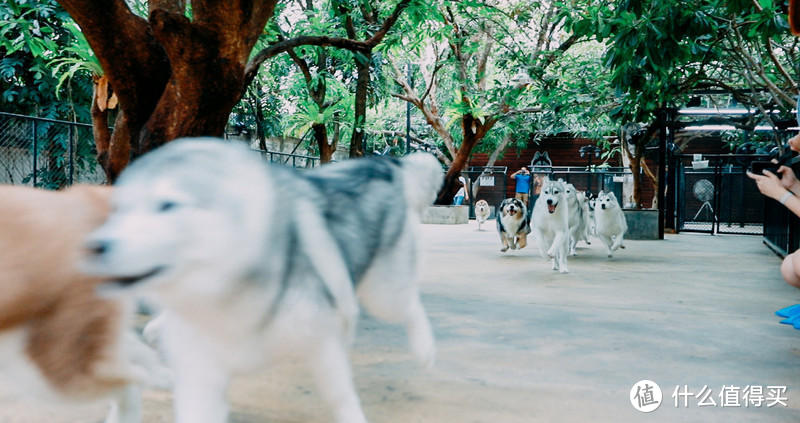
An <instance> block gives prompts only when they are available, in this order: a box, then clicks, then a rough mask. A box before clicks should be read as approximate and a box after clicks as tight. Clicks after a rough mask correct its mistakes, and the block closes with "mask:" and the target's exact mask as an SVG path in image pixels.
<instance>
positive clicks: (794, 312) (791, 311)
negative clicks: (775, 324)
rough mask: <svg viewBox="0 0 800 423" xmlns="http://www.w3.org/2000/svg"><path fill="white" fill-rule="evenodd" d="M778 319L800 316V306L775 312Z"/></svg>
mask: <svg viewBox="0 0 800 423" xmlns="http://www.w3.org/2000/svg"><path fill="white" fill-rule="evenodd" d="M775 314H776V315H777V316H778V317H792V316H794V315H797V314H800V304H795V305H791V306H789V307H786V308H782V309H780V310H778V311H776V312H775Z"/></svg>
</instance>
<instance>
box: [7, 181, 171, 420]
mask: <svg viewBox="0 0 800 423" xmlns="http://www.w3.org/2000/svg"><path fill="white" fill-rule="evenodd" d="M110 197H111V188H110V187H100V186H89V185H76V186H74V187H72V188H69V189H66V190H64V191H46V190H42V189H33V188H27V187H20V186H2V187H0V198H2V207H0V251H2V254H0V375H1V376H2V378H3V381H8V382H10V384H11V385H13V388H16V390H17V391H19V392H20V393H23V394H28V395H32V396H34V397H38V398H37V399H40V400H43V401H47V402H48V403H51V402H52V400H53V399H56V400H59V402H62V403H64V405H69V404H71V403H74V402H86V401H90V402H93V401H96V400H104V399H111V400H112V401H113V405H112V409H111V412H110V413H109V415H108V417H107V420H106V422H107V423H139V422H140V420H141V411H140V393H139V389H140V388H139V384H140V383H146V382H153V383H156V382H158V381H157V379H156V378H157V377H158V376H162V377H163V378H162V379H161V382H160V383H161V384H162V385H165V384H167V383H168V380H167V379H165V378H166V377H167V375H166V372H165V369H164V368H163V367H161V366H160V363H159V360H158V357H157V355H156V353H155V351H153V350H152V349H150V348H148V347H147V346H146V345H144V344H143V343H142V342H141V341H140V340H139V339H138V337H137V336H136V335H135V334H134V332H133V330H132V329H131V325H130V323H131V322H130V319H131V317H132V314H133V313H132V308H131V306H130V305H129V304H127V303H126V301H124V300H123V299H120V298H116V299H114V298H105V297H101V296H99V295H97V293H96V289H97V288H98V286H101V283H102V281H101V280H100V279H99V278H95V277H90V276H88V275H86V274H84V273H82V272H81V271H80V270H79V265H80V263H81V261H82V260H83V258H84V256H85V251H84V249H83V245H84V241H85V238H86V236H87V235H88V234H89V232H91V231H92V230H93V229H95V228H97V227H98V226H100V225H101V224H102V223H103V221H104V220H105V218H106V216H107V215H108V212H109V199H110ZM159 372H160V373H159Z"/></svg>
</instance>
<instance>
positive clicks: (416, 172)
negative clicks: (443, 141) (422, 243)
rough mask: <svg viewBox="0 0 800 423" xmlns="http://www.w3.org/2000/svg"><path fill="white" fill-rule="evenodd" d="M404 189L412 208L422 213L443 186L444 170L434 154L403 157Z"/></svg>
mask: <svg viewBox="0 0 800 423" xmlns="http://www.w3.org/2000/svg"><path fill="white" fill-rule="evenodd" d="M401 163H402V166H403V190H404V191H405V196H406V201H408V205H409V207H410V208H411V209H413V210H415V211H417V213H420V214H421V213H422V211H423V210H425V207H428V206H429V205H431V204H432V203H433V200H435V199H436V194H437V193H438V192H439V190H440V189H441V188H442V183H443V182H444V171H443V170H442V165H441V164H440V163H439V160H437V159H436V157H434V156H433V155H432V154H428V153H414V154H411V155H408V156H406V157H404V158H403V160H402V161H401Z"/></svg>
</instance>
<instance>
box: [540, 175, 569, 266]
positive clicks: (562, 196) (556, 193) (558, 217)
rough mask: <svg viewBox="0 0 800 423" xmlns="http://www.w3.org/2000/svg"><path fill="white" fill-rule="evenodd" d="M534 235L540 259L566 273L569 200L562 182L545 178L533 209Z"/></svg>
mask: <svg viewBox="0 0 800 423" xmlns="http://www.w3.org/2000/svg"><path fill="white" fill-rule="evenodd" d="M533 232H534V236H535V237H536V244H537V245H538V246H539V251H540V253H541V254H542V257H545V258H547V257H551V258H552V259H553V270H558V271H559V272H561V273H566V272H568V271H569V270H568V269H567V253H568V252H569V238H570V237H569V201H568V200H567V195H566V186H565V184H564V183H563V182H559V181H551V180H550V179H549V178H544V181H543V183H542V189H541V191H540V194H539V198H538V199H537V200H536V204H535V205H534V206H533Z"/></svg>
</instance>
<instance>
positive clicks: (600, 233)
mask: <svg viewBox="0 0 800 423" xmlns="http://www.w3.org/2000/svg"><path fill="white" fill-rule="evenodd" d="M594 219H595V230H596V231H597V237H598V238H600V240H601V241H603V244H605V245H606V248H607V249H608V256H609V257H611V256H612V255H613V254H614V251H616V250H617V248H620V247H621V248H625V246H623V245H622V238H623V237H624V236H625V232H626V231H627V230H628V223H627V222H626V221H625V214H624V213H623V211H622V208H621V207H620V206H619V202H618V201H617V196H616V195H614V193H613V192H608V193H605V192H600V194H599V195H598V196H597V200H596V201H595V207H594Z"/></svg>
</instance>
